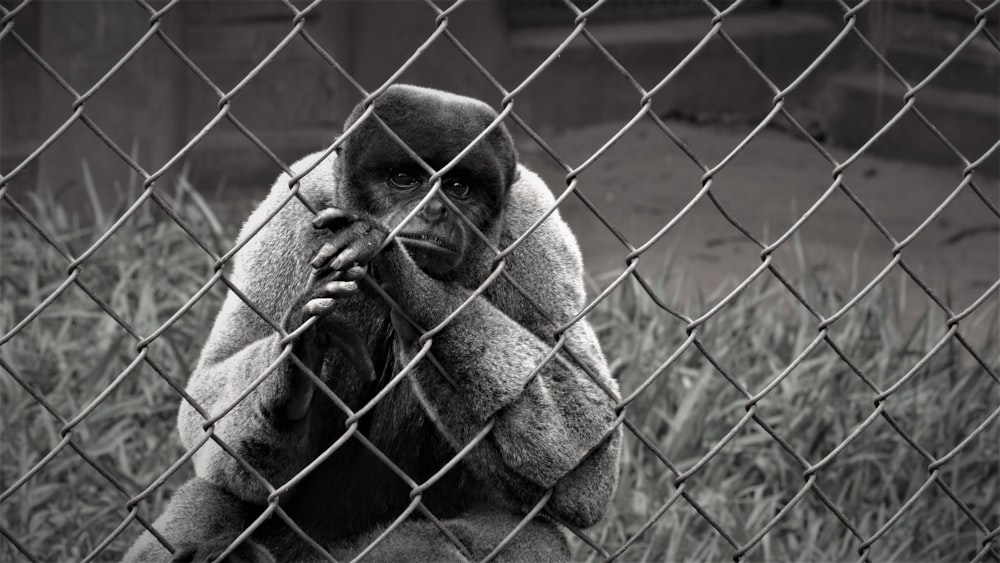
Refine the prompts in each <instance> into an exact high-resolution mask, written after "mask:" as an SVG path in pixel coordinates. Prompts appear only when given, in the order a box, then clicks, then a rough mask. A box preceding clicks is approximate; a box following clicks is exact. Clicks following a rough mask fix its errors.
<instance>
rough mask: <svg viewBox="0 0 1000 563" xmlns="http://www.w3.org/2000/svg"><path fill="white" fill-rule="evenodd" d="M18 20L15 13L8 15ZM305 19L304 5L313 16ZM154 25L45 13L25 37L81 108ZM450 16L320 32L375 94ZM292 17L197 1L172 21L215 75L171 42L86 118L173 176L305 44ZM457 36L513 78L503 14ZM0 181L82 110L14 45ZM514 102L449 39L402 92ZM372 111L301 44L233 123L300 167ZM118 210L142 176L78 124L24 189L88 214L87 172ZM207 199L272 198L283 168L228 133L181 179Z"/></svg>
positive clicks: (410, 4)
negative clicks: (415, 85)
mask: <svg viewBox="0 0 1000 563" xmlns="http://www.w3.org/2000/svg"><path fill="white" fill-rule="evenodd" d="M15 5H16V3H14V2H12V1H7V0H4V2H3V6H4V7H5V8H7V9H11V8H13V7H14V6H15ZM298 5H299V6H300V7H303V6H304V4H303V3H301V2H299V3H298ZM149 19H150V16H149V14H148V13H146V12H145V11H144V10H142V9H141V7H139V6H138V5H136V4H134V3H127V2H120V1H118V0H97V1H87V2H76V3H70V2H35V3H33V4H29V5H28V6H27V7H26V9H25V10H24V11H22V12H21V13H19V14H18V15H17V17H16V19H15V26H14V30H15V31H16V32H17V33H18V35H20V36H22V37H23V38H24V40H25V41H26V42H27V43H29V44H30V45H31V46H32V47H33V48H34V49H35V50H36V51H37V52H38V54H39V55H40V56H41V57H42V58H43V59H44V60H45V61H46V62H47V63H48V64H49V65H51V66H52V68H53V69H54V70H55V71H56V72H58V74H59V75H60V76H61V77H62V78H63V79H64V80H65V81H66V82H67V83H68V84H69V85H70V86H71V87H72V88H74V89H75V90H76V91H77V93H80V94H82V93H83V92H85V91H86V90H88V89H89V88H91V87H92V86H93V85H94V84H95V83H97V82H98V81H99V80H100V79H101V78H102V77H103V76H104V75H105V74H106V73H107V71H108V70H109V69H110V68H111V67H112V66H113V65H114V64H115V62H117V61H118V60H119V59H121V58H122V57H123V55H124V54H125V53H126V52H127V51H128V50H129V49H130V48H131V47H132V46H133V45H134V44H135V43H136V42H137V41H139V40H140V38H141V37H142V36H143V34H144V33H146V32H147V31H148V30H149V29H150V26H149ZM434 19H435V14H434V12H433V11H432V10H431V9H429V7H428V6H427V5H426V4H424V3H423V2H414V1H405V0H397V1H379V2H357V1H353V0H347V1H345V0H333V1H331V2H327V3H325V4H323V5H322V6H320V9H319V10H316V11H315V12H314V13H312V14H311V15H310V17H309V18H308V19H307V24H306V30H307V31H308V32H309V34H310V35H311V36H312V37H313V39H314V40H315V41H316V42H317V43H318V44H320V45H321V46H322V48H323V49H324V50H325V51H326V52H327V53H328V54H329V55H330V56H331V57H333V59H335V60H336V61H337V62H338V63H339V64H340V65H342V66H343V67H344V68H345V69H346V70H347V72H349V73H350V74H351V75H352V76H353V77H354V79H355V80H357V81H358V82H359V83H360V84H361V85H362V86H363V87H364V88H365V89H367V90H372V89H375V88H377V87H378V86H380V85H381V84H382V83H383V82H384V81H385V80H386V79H387V78H388V77H389V76H391V75H392V74H393V73H394V72H395V71H396V70H397V69H398V68H399V67H400V66H401V65H402V64H403V62H404V61H405V60H406V59H407V58H409V56H410V55H411V54H412V53H413V52H414V51H415V50H417V48H418V47H419V46H420V45H421V44H422V43H423V42H424V41H425V40H426V39H427V37H429V36H430V35H431V33H433V31H434V29H435V22H434ZM291 20H292V14H291V13H290V11H289V10H288V8H287V7H286V6H284V5H283V4H282V3H279V2H230V1H186V2H182V3H180V4H178V5H176V6H175V7H174V8H173V9H172V10H170V12H169V13H168V14H167V16H166V17H165V18H164V19H163V20H162V23H161V29H162V31H163V32H164V33H165V34H166V35H167V36H169V37H170V38H171V40H172V41H174V42H175V43H176V44H177V45H178V46H179V47H180V48H181V49H182V50H183V51H184V53H185V54H186V56H187V57H189V59H190V60H191V61H192V62H193V63H194V64H195V65H197V67H198V68H199V69H200V71H201V72H202V73H204V75H205V77H207V78H208V79H209V80H210V81H211V83H213V84H214V86H213V85H212V84H209V83H207V82H206V81H205V80H204V79H203V77H201V76H199V74H198V73H196V72H195V71H193V70H191V69H190V68H189V67H188V66H187V65H186V64H185V63H184V62H182V61H181V59H179V58H178V57H177V56H176V55H175V54H174V53H173V52H171V51H170V50H169V49H168V48H167V47H166V46H165V45H164V44H163V42H162V41H160V39H159V38H158V37H155V36H154V37H152V38H151V39H150V40H149V41H148V43H147V44H146V45H145V46H143V47H142V48H141V49H140V50H139V51H138V52H137V53H136V54H135V55H134V57H133V58H132V59H131V60H130V61H129V62H128V63H126V64H125V66H123V67H122V68H121V69H120V70H119V71H117V72H116V73H114V75H113V76H112V77H111V78H110V79H109V80H108V82H107V83H106V85H104V86H103V87H102V88H100V90H99V91H98V92H96V93H95V94H94V95H93V97H92V98H90V99H88V100H87V101H86V103H85V106H84V108H85V112H86V115H87V116H88V117H89V118H90V119H91V120H93V122H95V123H97V124H98V125H99V127H100V128H101V129H102V130H103V131H104V133H105V134H107V136H108V137H109V138H110V139H112V140H113V141H114V142H115V143H116V144H117V145H118V146H119V147H121V149H122V150H124V151H125V152H127V153H132V154H135V155H136V157H137V160H138V162H139V163H140V165H141V166H142V167H143V168H144V169H145V170H146V171H147V172H150V173H151V172H154V171H156V170H158V169H160V168H161V167H162V166H163V165H164V164H165V163H166V162H167V161H168V160H169V159H170V158H171V157H172V156H173V155H174V154H176V153H177V152H178V151H179V150H181V149H182V148H183V147H184V146H185V144H186V143H188V141H190V140H191V139H192V138H194V137H195V136H196V135H197V134H198V133H199V132H200V131H201V130H202V129H203V128H205V127H206V125H207V124H208V123H209V122H210V121H211V120H212V119H213V118H214V117H215V116H217V114H218V112H219V93H218V91H223V92H228V91H230V90H231V89H232V88H234V87H235V86H236V85H237V84H239V83H240V81H241V80H242V79H243V78H244V77H245V76H246V75H247V74H248V73H250V72H251V71H252V70H253V69H254V68H255V67H256V66H257V65H258V64H259V63H260V62H261V61H262V60H264V59H266V58H267V57H268V55H269V53H270V52H271V50H272V49H273V48H274V47H275V46H276V45H278V44H279V43H280V42H281V40H282V39H283V38H285V36H286V35H287V34H288V33H289V32H290V31H291V29H292V23H291ZM449 29H450V30H451V31H452V32H453V33H454V34H455V35H456V36H457V37H459V39H460V40H461V41H462V42H463V43H464V44H465V45H466V47H467V48H468V49H469V50H470V51H472V52H473V53H474V54H475V56H476V58H477V59H478V60H479V61H480V63H482V64H483V65H484V66H486V67H487V68H488V69H490V71H491V72H495V73H498V74H499V73H500V67H501V66H502V63H503V56H504V53H505V42H506V32H505V26H504V24H503V22H502V18H501V13H500V10H499V7H498V2H497V1H496V0H477V1H476V2H472V3H470V4H469V5H467V6H465V7H463V9H462V10H460V11H459V12H458V13H457V14H455V15H453V16H452V17H451V18H450V20H449ZM0 46H2V49H3V50H2V53H0V85H2V88H0V106H2V108H3V110H2V116H0V160H2V163H0V169H2V170H3V171H4V172H8V171H10V170H11V169H13V168H14V167H15V166H16V165H18V164H19V163H20V162H22V161H23V160H24V158H25V157H27V156H28V154H30V152H31V151H33V150H34V149H35V148H37V147H38V145H39V144H41V143H42V142H43V141H44V140H45V139H46V138H48V137H49V136H50V135H51V134H52V133H53V132H54V131H56V130H57V129H59V127H60V126H62V125H63V124H64V123H65V122H66V120H67V119H69V118H70V116H71V115H72V113H73V102H74V96H73V95H72V94H70V93H67V92H66V89H65V88H64V87H63V86H62V85H60V83H59V82H58V81H56V80H54V79H52V78H51V77H50V76H48V75H47V74H46V73H45V72H44V71H42V70H41V68H40V67H39V65H37V64H36V63H35V62H34V61H32V60H31V57H30V56H29V55H28V54H27V53H26V52H25V51H24V50H23V49H22V48H21V47H20V46H19V45H17V44H16V42H15V41H14V40H13V38H12V37H8V38H5V39H3V40H2V41H0ZM401 80H402V81H411V82H419V83H421V84H424V85H428V86H436V87H439V88H444V89H448V90H452V91H456V92H460V93H464V94H468V95H472V96H477V97H481V98H484V99H488V100H490V101H491V102H494V103H496V102H498V101H499V98H500V96H499V95H498V94H497V93H496V90H495V89H494V88H493V87H492V86H491V85H490V83H489V82H488V81H487V80H486V79H485V78H483V76H482V75H481V73H480V72H479V71H478V70H476V68H475V67H474V66H473V65H472V64H471V63H469V62H468V61H466V60H465V59H464V58H463V57H462V56H461V55H460V54H459V53H458V52H457V51H456V50H455V49H454V48H453V47H452V46H451V45H450V44H449V41H448V40H447V38H444V37H441V38H439V39H438V40H437V41H436V42H435V44H434V45H432V46H430V47H429V48H428V49H427V51H426V52H425V53H424V54H423V55H422V56H421V58H420V59H419V60H418V61H417V62H416V63H415V64H414V65H413V66H412V68H411V69H410V70H408V71H407V72H406V73H405V74H404V75H403V76H402V77H401ZM362 99H363V96H362V95H361V94H360V93H359V92H358V91H357V89H356V88H354V87H353V86H352V85H351V83H350V82H349V81H348V80H347V79H345V78H344V77H343V76H342V75H341V74H340V73H339V72H338V71H337V70H336V69H335V68H334V67H333V66H331V65H330V64H328V63H327V62H326V61H325V60H324V58H323V57H322V56H321V55H320V54H318V53H317V51H316V50H315V49H314V48H312V47H311V46H310V45H309V44H308V43H307V42H306V41H305V40H303V39H302V38H299V37H296V38H294V39H292V41H291V42H290V43H289V44H288V45H287V46H286V47H285V48H284V49H283V50H282V51H280V52H279V53H278V54H277V55H276V56H275V57H274V58H273V60H271V62H269V63H268V64H267V65H266V66H264V67H263V68H262V69H261V70H260V73H259V75H258V76H257V77H256V78H254V79H253V80H252V81H250V82H249V83H248V84H247V85H246V86H245V87H244V88H243V89H241V90H240V92H239V93H238V94H236V95H235V96H234V97H233V99H232V102H231V111H232V114H233V115H235V116H236V117H237V118H238V119H239V120H240V122H241V123H242V124H243V125H245V126H246V127H247V128H248V129H250V130H251V131H252V132H253V133H254V134H255V135H256V136H257V137H258V138H259V139H260V140H261V141H262V142H263V143H264V144H266V145H267V147H268V148H270V149H271V150H272V151H274V153H275V154H276V155H277V156H278V157H279V158H280V159H281V160H283V161H284V162H285V163H286V164H290V163H291V161H293V160H294V159H295V158H297V157H299V156H302V155H303V154H305V153H307V152H310V151H313V150H317V149H319V148H321V147H323V146H325V145H328V144H329V143H330V142H331V141H332V140H333V139H334V138H335V136H336V135H337V133H339V130H340V128H341V124H342V123H343V120H344V118H345V117H346V115H347V113H348V112H349V111H350V109H351V108H352V107H353V106H354V105H355V104H357V103H358V102H360V101H361V100H362ZM83 163H86V165H87V167H88V168H89V170H90V172H91V173H92V175H93V177H94V180H95V184H96V186H97V187H98V190H99V192H100V193H102V194H107V196H108V198H114V197H116V196H115V195H114V194H115V193H116V192H118V191H120V190H122V189H124V186H123V185H122V183H123V182H124V180H125V178H127V177H128V172H129V168H128V166H127V165H126V164H125V163H124V162H123V161H122V159H121V158H119V157H118V156H117V155H115V154H114V152H113V151H112V150H111V149H109V148H108V147H107V146H106V145H105V144H104V143H103V142H102V141H101V140H100V139H99V137H98V136H97V135H95V134H94V132H93V131H91V130H90V129H89V128H88V127H86V126H85V125H84V124H83V123H82V122H80V121H77V122H76V123H74V124H73V125H71V126H70V127H69V129H68V130H67V131H66V132H65V133H64V134H63V135H61V136H60V137H59V138H58V139H57V140H56V141H55V142H53V143H52V145H51V146H50V147H49V148H47V149H46V150H45V151H44V153H42V155H41V157H40V158H38V159H37V160H36V161H35V162H34V163H33V164H32V165H31V166H29V167H28V168H27V169H26V170H25V171H24V172H22V173H20V174H18V176H16V177H15V178H14V179H13V181H12V184H11V185H12V186H13V187H16V188H18V189H19V190H34V189H45V190H50V191H52V192H55V193H57V194H59V196H60V197H62V198H63V199H65V200H66V201H70V202H76V201H82V199H83V191H82V187H83V181H84V180H83V178H84V175H83V172H82V166H83ZM185 165H186V166H188V168H189V171H188V175H189V177H191V178H192V179H194V180H195V182H196V185H199V187H200V188H201V189H203V191H206V192H208V193H209V194H211V193H212V191H213V190H215V189H216V186H218V185H220V184H222V185H224V186H228V189H234V188H236V189H239V188H241V187H243V186H247V185H251V184H252V185H258V186H259V185H264V184H267V183H268V182H270V178H272V177H274V176H276V175H277V174H278V173H279V172H280V168H279V166H278V165H276V164H275V163H274V162H273V160H272V159H271V158H270V157H269V156H267V155H266V154H265V153H264V152H263V151H261V150H259V149H258V148H257V147H255V146H254V144H253V143H252V142H251V141H249V140H247V138H246V136H245V135H243V134H242V133H241V132H240V131H239V130H238V128H237V127H236V126H234V124H232V123H230V122H229V121H228V120H226V119H223V120H222V121H221V122H220V123H218V124H217V125H216V126H215V127H213V128H212V129H211V130H210V131H208V133H207V134H206V135H205V136H204V137H203V138H202V139H201V140H200V141H199V142H198V143H197V144H196V145H195V146H194V147H193V148H192V149H191V150H190V152H189V153H188V154H187V155H186V156H185V158H184V159H183V160H182V162H181V163H179V164H178V165H176V166H173V167H171V168H170V169H169V170H167V171H166V174H165V176H164V183H169V182H170V181H171V180H172V178H174V177H175V176H176V174H178V173H179V172H181V170H182V169H183V168H184V166H185Z"/></svg>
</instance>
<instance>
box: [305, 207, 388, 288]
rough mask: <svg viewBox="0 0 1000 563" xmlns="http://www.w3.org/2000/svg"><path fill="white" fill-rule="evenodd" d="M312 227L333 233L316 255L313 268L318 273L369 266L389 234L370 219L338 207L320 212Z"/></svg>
mask: <svg viewBox="0 0 1000 563" xmlns="http://www.w3.org/2000/svg"><path fill="white" fill-rule="evenodd" d="M313 227H315V228H317V229H327V230H329V231H330V232H331V233H332V234H333V236H332V237H331V239H330V240H329V241H327V242H326V243H325V244H323V247H322V248H320V250H319V252H318V253H316V257H315V258H313V261H312V267H313V268H315V269H316V270H317V271H319V272H323V271H325V270H332V271H346V270H348V269H350V268H351V267H353V266H357V267H362V268H366V267H367V266H368V264H369V263H370V262H371V260H372V258H374V257H375V254H376V253H377V252H378V249H379V247H381V246H382V242H383V241H385V237H386V235H388V234H389V231H388V230H386V228H385V227H383V226H382V225H380V224H379V223H377V222H375V221H374V220H372V219H371V218H369V217H365V216H362V215H359V214H357V213H352V212H350V211H346V210H344V209H338V208H336V207H329V208H327V209H324V210H322V211H320V212H319V213H317V214H316V217H315V218H314V219H313Z"/></svg>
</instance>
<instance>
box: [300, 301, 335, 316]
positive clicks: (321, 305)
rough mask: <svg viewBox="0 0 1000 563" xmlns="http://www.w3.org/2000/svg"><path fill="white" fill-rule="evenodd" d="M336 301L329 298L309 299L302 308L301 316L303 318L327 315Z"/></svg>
mask: <svg viewBox="0 0 1000 563" xmlns="http://www.w3.org/2000/svg"><path fill="white" fill-rule="evenodd" d="M336 302H337V300H336V299H333V298H330V297H321V298H319V299H310V300H309V302H308V303H306V304H305V305H304V306H303V307H302V315H303V316H304V317H307V318H308V317H322V316H323V315H325V314H327V313H329V312H330V311H332V310H333V307H334V305H335V304H336Z"/></svg>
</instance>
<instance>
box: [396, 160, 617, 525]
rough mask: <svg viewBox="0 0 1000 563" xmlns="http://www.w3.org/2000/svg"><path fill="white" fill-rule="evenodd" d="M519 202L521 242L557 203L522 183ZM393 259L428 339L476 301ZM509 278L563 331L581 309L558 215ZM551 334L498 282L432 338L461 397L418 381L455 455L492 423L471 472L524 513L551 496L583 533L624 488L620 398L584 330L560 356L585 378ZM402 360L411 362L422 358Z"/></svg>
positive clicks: (511, 218)
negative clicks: (496, 483)
mask: <svg viewBox="0 0 1000 563" xmlns="http://www.w3.org/2000/svg"><path fill="white" fill-rule="evenodd" d="M514 190H515V191H514V192H513V193H512V197H513V198H516V199H515V200H514V201H513V202H512V203H511V204H510V205H509V206H508V209H507V214H508V216H507V224H508V229H513V233H512V234H514V235H516V234H519V233H520V232H523V230H524V229H525V228H526V227H527V225H529V224H530V223H531V221H532V220H533V219H534V217H536V216H538V215H539V214H541V212H543V211H544V210H545V209H546V207H547V205H548V202H550V201H551V196H550V195H549V194H548V189H547V188H546V187H545V186H544V184H541V181H540V180H538V179H537V177H536V176H534V175H533V174H530V173H526V171H522V180H521V181H520V182H519V183H518V184H516V185H515V187H514ZM389 259H390V260H391V261H392V262H394V265H393V267H394V268H405V269H407V272H406V273H405V274H404V275H403V276H402V277H403V278H405V279H407V280H410V283H409V284H408V285H406V286H405V287H398V288H396V289H395V291H396V293H397V296H398V300H399V302H400V304H401V305H402V307H403V308H404V309H406V310H407V311H408V312H410V314H411V315H412V316H413V317H414V320H415V321H416V322H418V323H419V324H421V325H423V326H424V327H425V328H430V327H433V326H436V325H437V324H439V323H440V322H441V321H442V320H444V318H445V317H446V316H447V315H448V314H450V313H451V312H452V311H454V310H456V309H457V308H458V307H459V305H460V304H461V303H463V302H464V301H465V300H466V299H467V298H468V296H469V294H470V292H469V291H467V290H465V289H462V288H458V287H456V286H454V285H446V284H442V283H440V282H437V281H435V280H432V279H430V278H429V277H428V276H426V275H423V273H422V272H419V270H416V271H414V270H415V267H414V266H413V265H412V261H410V260H409V258H408V257H407V256H406V255H405V254H404V253H402V252H401V251H399V250H398V249H397V250H396V251H394V252H392V253H390V258H389ZM508 267H509V271H510V272H511V274H512V276H513V277H514V279H516V280H518V282H519V283H521V284H522V287H525V288H526V289H527V291H528V292H529V293H530V294H532V297H533V298H534V299H536V300H537V301H538V302H539V303H540V305H541V306H542V308H544V309H545V310H546V312H547V313H548V314H549V315H550V316H551V318H552V320H553V321H554V322H555V323H563V322H566V321H567V320H569V319H570V318H571V317H572V316H573V315H574V314H575V313H577V312H578V311H579V310H580V309H582V307H583V300H584V291H583V279H582V278H583V272H582V264H581V261H580V259H579V250H578V248H577V246H576V241H575V239H574V238H573V236H572V234H571V233H570V232H569V230H568V228H567V227H566V226H565V224H564V223H563V222H562V220H561V219H560V218H559V217H558V215H554V216H552V217H550V218H549V219H548V220H547V221H546V222H545V223H543V224H542V225H541V227H540V228H539V230H538V231H536V232H535V233H534V234H533V235H532V236H530V237H529V238H528V239H526V240H525V245H524V247H522V248H521V249H519V250H517V251H515V253H514V254H512V255H511V256H510V258H509V259H508ZM494 303H495V304H496V305H495V304H494ZM554 330H555V324H553V322H551V321H549V320H548V319H545V318H543V316H542V315H541V314H540V313H539V312H538V311H537V310H536V309H535V308H534V307H533V306H532V305H530V304H528V302H527V301H525V300H524V299H523V298H522V297H520V295H519V294H518V293H517V292H516V290H515V289H514V288H513V287H512V286H510V285H509V284H508V283H507V282H503V281H498V285H497V286H496V287H495V288H494V289H493V290H492V294H491V296H490V299H489V300H487V299H485V298H483V297H477V298H475V299H473V300H472V302H471V303H470V304H469V305H468V306H467V307H466V308H465V309H464V310H463V311H462V312H461V313H460V314H459V315H458V316H457V317H456V318H455V319H453V321H452V322H450V323H449V324H448V325H447V326H446V327H445V328H444V329H443V330H442V331H441V332H440V333H438V334H437V335H436V336H434V345H433V348H432V351H433V352H434V354H435V356H436V358H437V359H438V360H439V361H440V362H441V364H443V365H444V366H445V368H446V369H447V370H448V372H449V374H448V375H449V377H450V378H451V380H452V381H453V382H454V386H453V385H452V383H451V382H449V381H448V380H446V379H445V378H444V377H443V376H442V375H441V374H440V373H439V372H438V371H437V369H436V368H434V367H433V366H432V364H431V363H430V362H428V361H426V360H425V361H422V362H421V363H420V364H419V366H418V368H417V369H416V370H415V371H414V374H413V377H414V381H415V382H416V389H417V391H418V394H419V396H420V398H421V400H422V401H423V402H424V404H425V405H426V406H427V407H428V408H429V410H430V412H431V414H432V416H433V417H434V418H435V419H436V422H437V423H438V425H439V426H440V427H441V428H442V430H443V431H444V432H445V433H446V434H447V435H449V436H450V438H451V439H452V441H453V442H455V443H456V445H458V446H461V445H464V444H466V443H468V442H469V441H470V440H471V439H472V438H473V437H474V436H475V435H476V434H477V433H478V432H479V431H480V430H482V428H483V427H484V426H485V425H486V424H487V421H488V420H489V419H491V418H493V419H495V426H494V428H493V430H492V432H491V433H490V434H489V436H488V437H487V439H486V440H485V442H484V444H483V446H480V447H478V448H476V449H475V450H473V453H472V455H473V456H474V457H478V459H474V460H472V461H473V465H474V466H478V467H479V468H480V469H485V470H486V471H488V472H489V473H493V474H494V475H495V476H496V477H499V478H500V479H501V481H502V482H503V483H502V484H503V485H505V488H506V489H507V491H508V492H509V493H511V494H512V495H513V496H514V497H515V498H517V500H518V501H521V502H524V503H527V504H530V503H533V502H534V501H536V500H537V499H538V498H539V496H540V493H541V491H542V490H544V489H547V488H549V487H554V494H553V497H552V499H551V500H550V501H549V505H548V507H549V508H550V509H551V510H552V511H553V512H554V513H555V514H557V515H558V516H559V517H560V518H562V519H563V520H564V521H566V522H569V523H572V524H574V525H577V526H581V527H587V526H590V525H592V524H594V523H596V522H597V521H598V520H599V519H600V518H601V517H602V516H603V514H604V512H605V510H606V508H607V506H608V504H609V502H610V499H611V497H612V495H613V493H614V490H615V487H616V484H617V478H618V470H617V458H618V448H619V442H620V431H618V430H615V431H611V428H612V426H613V423H614V420H615V413H614V405H615V403H616V402H617V400H618V394H617V393H618V387H617V383H616V382H615V381H614V380H612V379H611V377H610V375H609V371H608V367H607V363H606V361H605V359H604V356H603V354H602V352H601V350H600V348H599V346H598V343H597V339H596V337H595V336H594V333H593V330H592V329H591V327H590V326H589V324H588V323H587V322H586V321H585V320H581V321H579V322H577V323H576V324H574V325H573V326H571V327H570V328H568V329H567V330H566V332H565V334H564V337H565V344H564V346H565V349H566V350H570V351H572V354H573V356H574V357H575V358H576V359H577V360H579V362H580V363H581V364H583V365H584V366H585V367H586V368H587V369H586V370H584V369H581V367H580V366H578V365H577V364H576V363H575V362H574V361H573V360H571V359H569V358H568V356H567V355H566V354H565V351H559V352H558V353H556V354H554V355H553V344H555V342H556V339H555V338H554V334H553V333H554ZM402 348H404V350H403V356H404V357H403V358H402V359H403V360H409V359H411V358H412V357H413V354H414V353H415V352H416V349H417V347H416V346H402ZM539 366H540V367H539ZM536 371H537V373H535V372H536ZM588 371H589V372H590V373H589V374H588V373H587V372H588ZM533 374H534V375H533ZM602 440H603V441H602ZM588 453H589V455H588Z"/></svg>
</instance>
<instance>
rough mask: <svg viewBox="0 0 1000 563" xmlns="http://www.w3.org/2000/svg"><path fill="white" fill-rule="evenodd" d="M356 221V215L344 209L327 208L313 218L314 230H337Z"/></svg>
mask: <svg viewBox="0 0 1000 563" xmlns="http://www.w3.org/2000/svg"><path fill="white" fill-rule="evenodd" d="M354 220H355V217H354V214H353V213H351V212H350V211H346V210H344V209H338V208H336V207H327V208H326V209H323V210H322V211H320V212H319V213H317V214H316V216H315V217H313V221H312V224H313V228H316V229H336V228H340V227H342V226H344V225H345V224H347V223H350V222H353V221H354Z"/></svg>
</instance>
